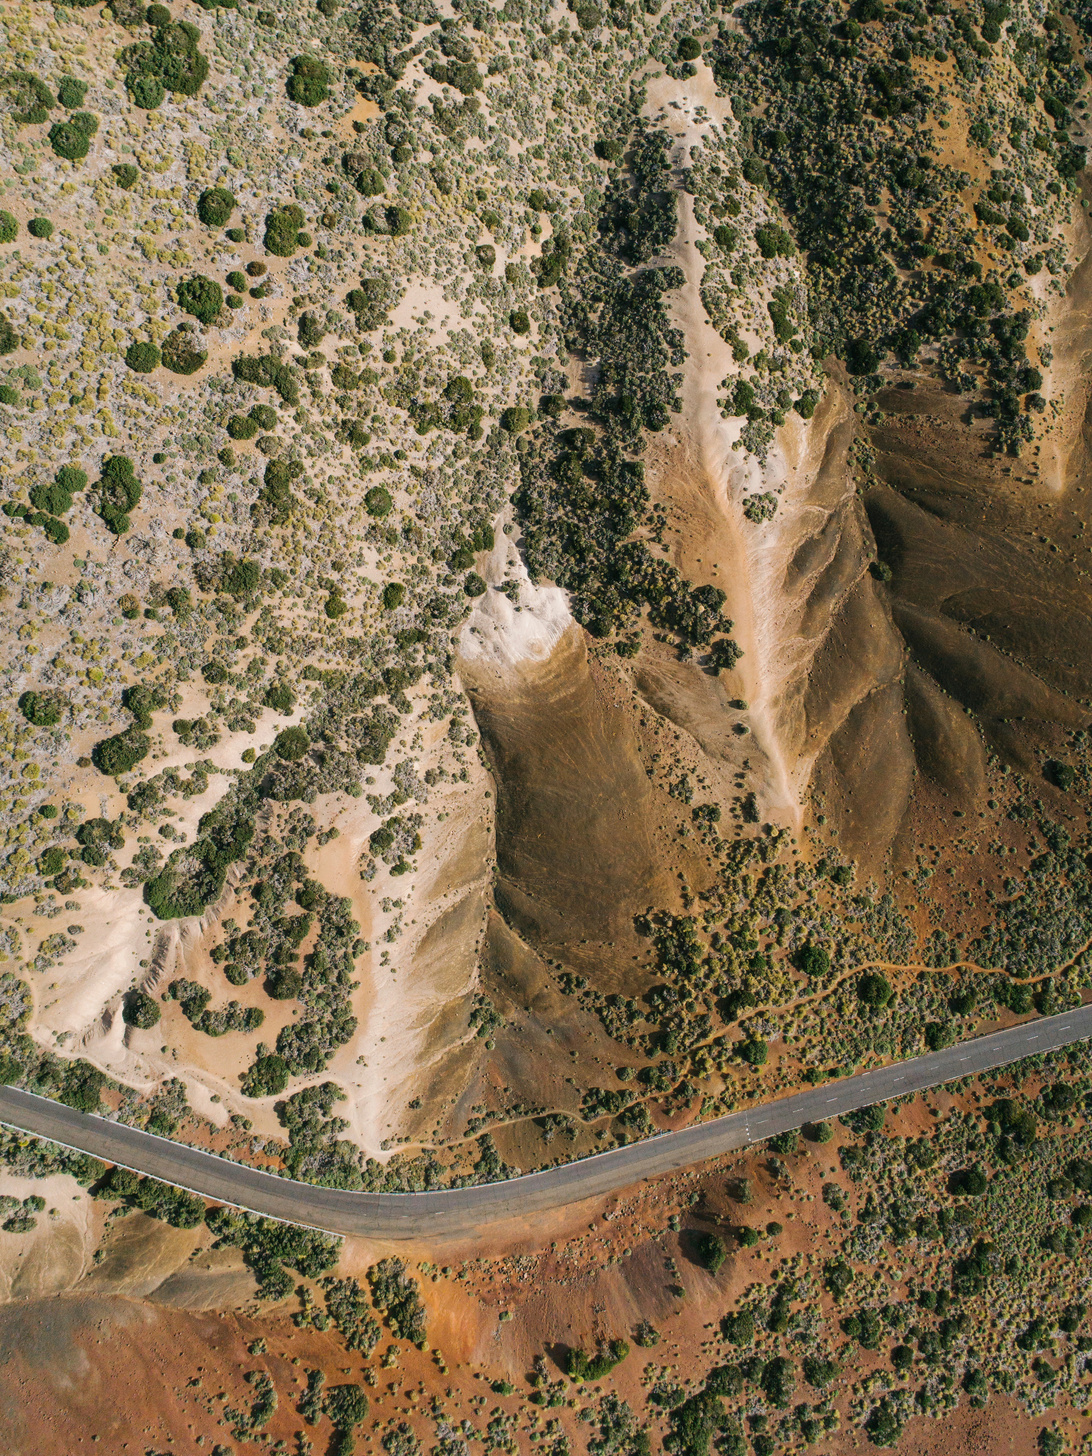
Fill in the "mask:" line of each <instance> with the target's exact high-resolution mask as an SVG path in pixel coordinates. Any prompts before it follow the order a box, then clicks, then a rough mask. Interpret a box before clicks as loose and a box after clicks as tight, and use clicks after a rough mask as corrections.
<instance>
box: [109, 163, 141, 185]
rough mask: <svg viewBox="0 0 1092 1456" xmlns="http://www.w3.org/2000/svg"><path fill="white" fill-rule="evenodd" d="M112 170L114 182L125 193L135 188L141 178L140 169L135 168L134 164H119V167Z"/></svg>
mask: <svg viewBox="0 0 1092 1456" xmlns="http://www.w3.org/2000/svg"><path fill="white" fill-rule="evenodd" d="M110 170H111V172H113V174H114V181H115V182H116V183H117V184H118V186H119V187H120V188H121V189H122V191H123V192H128V191H129V189H130V188H131V187H134V186H135V185H136V180H137V178H138V177H139V176H140V168H139V167H134V166H133V164H132V162H119V163H118V164H117V166H115V167H111V168H110Z"/></svg>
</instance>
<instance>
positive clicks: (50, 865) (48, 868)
mask: <svg viewBox="0 0 1092 1456" xmlns="http://www.w3.org/2000/svg"><path fill="white" fill-rule="evenodd" d="M63 869H64V850H63V849H61V848H59V846H57V845H56V844H54V845H51V846H50V848H49V849H46V850H43V851H42V853H41V854H40V855H39V856H38V873H39V874H40V875H45V876H46V877H47V878H48V877H49V876H50V875H59V874H60V873H61V871H62V870H63Z"/></svg>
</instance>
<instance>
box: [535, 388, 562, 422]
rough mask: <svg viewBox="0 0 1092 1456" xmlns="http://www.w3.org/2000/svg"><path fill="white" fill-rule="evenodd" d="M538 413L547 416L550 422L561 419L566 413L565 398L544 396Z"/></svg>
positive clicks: (556, 395) (539, 403) (559, 395)
mask: <svg viewBox="0 0 1092 1456" xmlns="http://www.w3.org/2000/svg"><path fill="white" fill-rule="evenodd" d="M538 412H539V414H540V415H545V416H546V418H547V419H548V420H556V419H560V418H561V416H562V415H563V414H564V413H565V396H564V395H563V394H544V395H543V396H542V398H541V399H540V400H539V402H538Z"/></svg>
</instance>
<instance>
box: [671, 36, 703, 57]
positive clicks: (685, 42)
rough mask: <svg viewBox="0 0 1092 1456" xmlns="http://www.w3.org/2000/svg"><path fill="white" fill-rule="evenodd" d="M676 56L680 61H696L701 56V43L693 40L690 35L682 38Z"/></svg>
mask: <svg viewBox="0 0 1092 1456" xmlns="http://www.w3.org/2000/svg"><path fill="white" fill-rule="evenodd" d="M676 54H677V55H678V57H679V60H680V61H696V60H697V59H698V57H699V56H700V55H701V41H699V40H695V38H694V37H693V36H692V35H684V36H682V37H681V38H680V40H679V45H678V49H677V51H676Z"/></svg>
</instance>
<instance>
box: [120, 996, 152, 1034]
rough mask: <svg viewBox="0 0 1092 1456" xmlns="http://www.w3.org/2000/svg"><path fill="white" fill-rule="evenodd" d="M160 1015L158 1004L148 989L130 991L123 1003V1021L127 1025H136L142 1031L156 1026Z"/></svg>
mask: <svg viewBox="0 0 1092 1456" xmlns="http://www.w3.org/2000/svg"><path fill="white" fill-rule="evenodd" d="M160 1015H161V1012H160V1010H159V1006H158V1004H157V1003H156V1002H155V1001H154V1000H153V999H152V997H151V996H149V995H148V993H147V991H130V992H129V994H128V995H127V996H126V997H125V1000H124V1001H123V1002H122V1005H121V1019H122V1021H124V1022H125V1025H126V1026H134V1027H136V1028H138V1030H140V1031H147V1030H148V1029H149V1028H150V1027H153V1026H155V1024H156V1022H157V1021H158V1020H159V1018H160Z"/></svg>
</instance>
